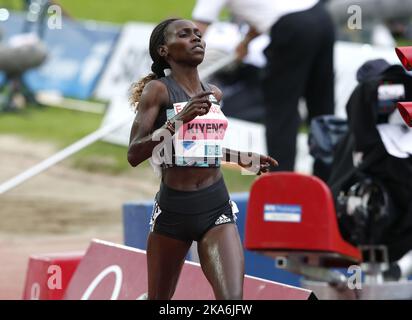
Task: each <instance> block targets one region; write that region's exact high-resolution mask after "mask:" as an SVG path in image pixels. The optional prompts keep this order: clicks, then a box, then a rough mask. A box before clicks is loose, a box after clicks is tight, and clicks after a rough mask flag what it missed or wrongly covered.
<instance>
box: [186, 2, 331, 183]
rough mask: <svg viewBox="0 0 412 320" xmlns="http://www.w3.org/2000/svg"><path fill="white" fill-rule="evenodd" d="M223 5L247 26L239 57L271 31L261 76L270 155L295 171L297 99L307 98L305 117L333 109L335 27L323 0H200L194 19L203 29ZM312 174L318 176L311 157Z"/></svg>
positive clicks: (319, 169) (281, 167) (319, 172)
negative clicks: (252, 41) (255, 40)
mask: <svg viewBox="0 0 412 320" xmlns="http://www.w3.org/2000/svg"><path fill="white" fill-rule="evenodd" d="M224 7H226V8H227V9H228V10H229V12H230V13H231V14H232V15H233V17H234V19H235V21H236V22H238V23H247V24H248V26H249V28H248V32H247V33H246V35H245V36H244V38H243V40H242V41H241V42H240V44H239V45H238V47H237V49H236V53H237V57H238V59H239V60H241V59H242V58H243V57H245V56H246V54H247V51H248V45H249V43H250V42H251V40H252V39H254V38H255V37H257V36H258V35H260V34H262V33H269V35H270V43H269V45H268V46H267V48H266V49H265V50H264V54H265V57H266V59H267V64H266V66H265V69H264V72H263V77H262V90H263V95H264V101H265V126H266V139H267V147H268V153H269V154H270V155H271V156H275V157H276V158H277V159H278V160H279V167H277V169H276V170H282V171H285V170H287V171H293V169H294V165H295V156H296V137H297V132H298V128H299V125H300V116H299V112H298V102H299V98H300V97H305V99H306V104H307V109H308V121H310V120H311V119H312V118H313V117H315V116H318V115H323V114H333V112H334V76H333V46H334V41H335V34H334V25H333V22H332V19H331V17H330V15H329V13H328V12H327V11H326V9H325V8H324V5H323V1H318V0H300V1H293V2H285V1H265V0H257V1H256V0H254V1H252V0H198V1H197V2H196V5H195V8H194V10H193V12H192V18H193V19H194V20H195V21H196V22H197V23H198V25H199V28H200V29H201V30H202V31H203V32H204V31H205V30H206V28H207V26H208V25H209V24H210V23H212V22H213V21H215V20H216V19H218V17H219V14H220V12H221V10H222V9H223V8H224ZM314 173H315V174H316V175H320V176H321V175H322V165H321V164H320V163H318V162H316V161H315V165H314Z"/></svg>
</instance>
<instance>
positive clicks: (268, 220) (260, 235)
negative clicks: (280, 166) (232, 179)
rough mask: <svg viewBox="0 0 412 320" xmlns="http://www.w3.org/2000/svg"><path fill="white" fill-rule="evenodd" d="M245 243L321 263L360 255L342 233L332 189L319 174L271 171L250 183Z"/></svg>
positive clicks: (352, 259)
mask: <svg viewBox="0 0 412 320" xmlns="http://www.w3.org/2000/svg"><path fill="white" fill-rule="evenodd" d="M245 247H246V248H247V249H248V250H254V251H260V252H261V253H264V254H267V255H270V256H275V257H276V256H290V255H300V256H306V257H308V258H309V259H311V258H315V259H312V260H313V261H315V260H317V263H316V264H318V265H322V266H328V267H333V266H336V267H338V266H346V265H350V264H353V263H358V262H359V261H361V253H360V251H359V250H358V249H357V248H355V247H354V246H352V245H351V244H350V243H348V242H346V241H345V240H343V239H342V236H341V233H340V231H339V227H338V224H337V218H336V213H335V207H334V202H333V198H332V194H331V192H330V190H329V188H328V186H327V185H326V184H325V183H324V182H323V181H322V180H320V179H318V178H316V177H313V176H308V175H303V174H298V173H292V172H278V173H270V174H267V175H264V176H262V177H261V178H260V179H258V180H256V181H255V182H254V184H253V186H252V189H251V192H250V197H249V202H248V209H247V217H246V227H245Z"/></svg>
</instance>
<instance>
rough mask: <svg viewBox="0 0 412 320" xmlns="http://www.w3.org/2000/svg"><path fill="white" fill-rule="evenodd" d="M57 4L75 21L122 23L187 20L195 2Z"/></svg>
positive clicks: (73, 0)
mask: <svg viewBox="0 0 412 320" xmlns="http://www.w3.org/2000/svg"><path fill="white" fill-rule="evenodd" d="M58 3H60V4H61V5H62V7H63V8H64V10H65V11H67V12H68V14H69V15H71V16H73V17H75V18H77V19H93V20H101V21H110V22H115V23H124V22H126V21H144V22H158V21H160V20H163V19H165V18H169V17H182V18H190V16H191V11H192V8H193V6H194V3H195V0H152V1H148V0H117V1H115V0H106V1H96V0H59V1H58Z"/></svg>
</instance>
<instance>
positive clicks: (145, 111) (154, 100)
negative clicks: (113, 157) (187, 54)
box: [127, 80, 171, 167]
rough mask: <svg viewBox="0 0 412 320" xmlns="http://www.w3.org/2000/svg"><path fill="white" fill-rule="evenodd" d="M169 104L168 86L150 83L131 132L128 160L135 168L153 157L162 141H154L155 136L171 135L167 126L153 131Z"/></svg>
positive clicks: (143, 95)
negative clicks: (161, 110)
mask: <svg viewBox="0 0 412 320" xmlns="http://www.w3.org/2000/svg"><path fill="white" fill-rule="evenodd" d="M167 102H168V93H167V88H166V86H165V85H164V84H163V83H162V82H160V81H156V80H154V81H150V82H149V83H148V84H147V85H146V86H145V88H144V89H143V92H142V96H141V97H140V101H139V110H138V112H137V114H136V118H135V119H134V122H133V126H132V130H131V132H130V140H129V151H128V153H127V160H128V161H129V163H130V165H131V166H133V167H135V166H137V165H138V164H140V163H142V162H143V161H145V160H147V159H149V158H150V157H151V156H152V152H153V149H154V147H155V146H156V145H158V144H159V143H160V142H161V141H162V139H153V136H154V135H158V136H166V135H168V134H171V133H170V131H169V130H168V129H167V127H166V125H163V126H162V127H160V128H159V129H157V130H156V131H153V125H154V123H155V121H156V118H157V116H158V115H159V111H160V109H161V107H162V106H163V105H165V104H167Z"/></svg>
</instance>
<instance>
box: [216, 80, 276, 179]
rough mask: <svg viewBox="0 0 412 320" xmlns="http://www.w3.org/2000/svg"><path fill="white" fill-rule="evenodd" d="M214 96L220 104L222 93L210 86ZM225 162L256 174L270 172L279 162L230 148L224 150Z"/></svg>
mask: <svg viewBox="0 0 412 320" xmlns="http://www.w3.org/2000/svg"><path fill="white" fill-rule="evenodd" d="M209 86H210V88H211V90H212V91H213V94H214V96H215V98H216V100H217V101H218V102H220V100H221V99H222V96H223V94H222V91H221V90H220V89H219V88H218V87H216V86H214V85H211V84H209ZM222 153H223V160H224V161H225V162H231V163H236V164H238V165H239V166H241V167H242V168H245V169H247V170H249V171H251V172H254V173H256V174H261V173H262V172H268V171H269V168H270V166H274V167H276V166H277V165H278V162H277V161H276V160H275V159H273V158H272V157H269V156H265V155H261V154H258V153H255V152H242V151H237V150H232V149H229V148H222Z"/></svg>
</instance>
